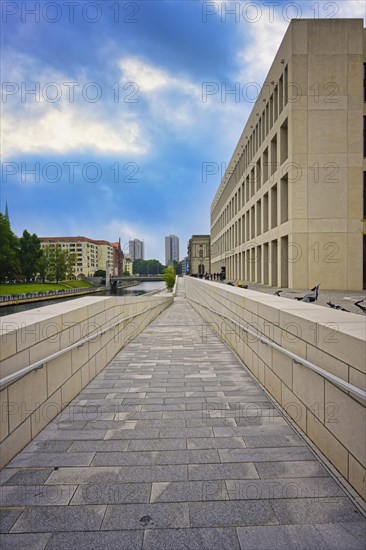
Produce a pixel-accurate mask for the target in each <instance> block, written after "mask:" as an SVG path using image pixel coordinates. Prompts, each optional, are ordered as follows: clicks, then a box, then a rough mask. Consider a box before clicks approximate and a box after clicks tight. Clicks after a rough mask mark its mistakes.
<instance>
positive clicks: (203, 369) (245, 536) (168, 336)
mask: <svg viewBox="0 0 366 550" xmlns="http://www.w3.org/2000/svg"><path fill="white" fill-rule="evenodd" d="M183 284H184V282H183V280H182V279H179V280H178V287H177V296H176V298H175V300H174V303H173V304H172V305H171V306H169V307H168V308H167V309H166V310H165V311H164V312H163V313H162V314H161V315H160V316H158V317H157V318H156V319H155V320H154V321H153V322H152V323H151V324H150V325H148V326H147V327H146V328H145V329H144V330H143V332H141V333H140V334H139V335H138V336H137V337H136V338H135V339H134V340H133V341H131V342H130V343H129V344H127V345H126V346H125V347H124V348H123V349H122V350H121V351H120V352H119V353H117V355H116V356H115V357H114V358H113V359H112V361H111V362H110V363H109V365H107V367H106V368H105V369H103V370H102V371H101V372H100V373H99V374H98V375H97V376H96V377H95V378H94V380H92V381H91V382H90V383H89V384H88V385H87V387H86V388H84V389H83V390H82V391H81V392H80V394H79V395H78V396H76V397H75V398H74V399H73V401H71V403H70V404H69V405H68V406H67V407H66V408H65V409H64V410H63V411H62V412H61V413H60V414H59V415H58V416H57V417H56V418H55V419H54V420H53V421H52V422H50V424H49V425H48V426H47V427H46V428H44V430H42V431H41V432H40V433H39V434H38V435H37V436H36V437H35V438H34V439H33V441H32V442H31V443H30V444H29V445H27V446H26V447H25V448H24V449H23V451H21V452H20V453H19V454H18V455H17V456H16V457H15V458H14V459H13V460H12V461H11V462H10V463H9V464H8V465H7V466H6V467H5V468H4V469H3V471H2V472H0V496H1V503H2V508H1V510H0V524H1V529H2V531H3V532H4V536H3V538H2V541H1V544H2V546H1V547H2V548H4V550H6V549H12V548H17V549H18V548H19V549H21V548H27V549H32V548H34V549H36V550H43V549H46V550H50V549H57V550H58V549H62V550H65V549H66V550H67V549H70V550H90V548H91V547H95V548H96V549H98V550H99V549H102V550H103V549H106V550H107V549H108V550H113V549H118V550H124V549H125V550H173V549H174V550H183V549H184V550H196V549H197V550H198V549H200V550H201V549H202V550H272V549H277V548H278V549H280V548H281V550H283V549H284V548H285V549H287V548H288V549H289V550H290V549H291V550H292V549H294V550H312V549H314V550H315V549H316V550H325V549H326V550H361V549H362V550H365V547H364V539H365V523H364V519H363V514H362V513H361V509H360V508H359V507H357V506H356V504H355V503H354V501H352V500H351V499H350V498H349V497H348V496H347V492H346V491H345V490H344V488H342V487H341V485H340V484H339V480H338V479H337V478H335V477H333V476H332V475H331V474H330V472H329V470H328V469H327V468H326V467H325V466H324V465H323V463H322V462H321V461H320V460H319V459H318V457H317V456H316V455H315V454H314V453H313V452H312V450H311V449H310V447H309V446H308V445H307V443H306V441H305V439H303V438H302V437H301V436H299V434H298V432H297V431H295V430H294V428H293V427H292V425H291V424H290V423H289V422H288V421H287V419H286V418H285V417H284V416H283V415H282V413H281V411H280V408H279V407H278V406H276V405H275V403H274V402H272V400H271V399H270V398H269V397H268V395H267V393H266V392H265V391H264V390H263V389H262V388H261V387H260V385H259V384H258V383H257V382H256V381H255V380H254V378H253V377H252V375H251V373H250V372H249V370H247V369H246V367H245V366H243V365H242V363H241V362H240V361H239V360H238V358H237V357H236V356H235V355H234V354H233V353H232V351H231V350H230V349H229V348H228V347H227V346H226V345H225V344H223V343H222V342H221V341H220V340H219V338H218V337H217V336H216V334H215V333H214V332H212V331H211V328H210V325H209V323H207V322H206V321H205V320H203V319H201V318H200V317H199V315H198V314H197V313H196V312H195V311H194V309H193V308H192V307H191V306H190V305H189V304H188V302H187V301H186V299H185V297H184V289H183Z"/></svg>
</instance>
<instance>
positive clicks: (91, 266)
mask: <svg viewBox="0 0 366 550" xmlns="http://www.w3.org/2000/svg"><path fill="white" fill-rule="evenodd" d="M40 241H41V247H46V246H54V245H56V244H59V245H60V246H61V247H62V248H63V249H65V250H68V251H69V252H70V253H73V254H75V256H76V258H75V266H74V269H73V271H74V275H75V278H76V279H83V278H84V277H92V276H93V275H94V273H95V272H96V271H97V270H99V269H102V270H104V271H105V270H106V265H107V262H108V263H109V265H110V267H111V273H113V274H116V273H115V271H116V269H117V270H118V264H117V265H115V262H118V258H117V256H116V254H115V253H114V248H113V246H112V244H111V243H109V242H108V241H95V240H93V239H89V238H87V237H40Z"/></svg>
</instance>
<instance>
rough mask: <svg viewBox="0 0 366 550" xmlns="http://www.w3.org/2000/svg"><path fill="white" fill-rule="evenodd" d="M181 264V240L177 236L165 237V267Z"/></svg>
mask: <svg viewBox="0 0 366 550" xmlns="http://www.w3.org/2000/svg"><path fill="white" fill-rule="evenodd" d="M174 261H176V262H179V238H178V237H177V236H176V235H168V236H167V237H165V265H171V264H172V263H173V262H174Z"/></svg>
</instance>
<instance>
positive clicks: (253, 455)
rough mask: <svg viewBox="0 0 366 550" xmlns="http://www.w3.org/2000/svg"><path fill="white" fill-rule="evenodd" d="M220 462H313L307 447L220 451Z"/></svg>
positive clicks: (312, 455) (312, 456) (311, 454)
mask: <svg viewBox="0 0 366 550" xmlns="http://www.w3.org/2000/svg"><path fill="white" fill-rule="evenodd" d="M219 455H220V459H221V462H268V461H271V462H283V461H285V460H286V461H291V460H296V461H299V460H314V454H313V453H312V452H311V451H310V450H309V449H308V448H307V447H278V448H277V447H271V448H267V447H259V448H257V449H254V448H253V447H250V448H249V447H248V448H246V449H220V450H219Z"/></svg>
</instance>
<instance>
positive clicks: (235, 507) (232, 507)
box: [189, 500, 278, 527]
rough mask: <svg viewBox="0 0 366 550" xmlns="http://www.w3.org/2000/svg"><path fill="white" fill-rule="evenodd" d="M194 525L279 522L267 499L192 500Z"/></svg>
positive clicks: (219, 525) (241, 524)
mask: <svg viewBox="0 0 366 550" xmlns="http://www.w3.org/2000/svg"><path fill="white" fill-rule="evenodd" d="M189 514H190V518H191V525H192V527H241V526H244V525H272V524H277V523H278V521H277V518H276V516H275V514H274V512H273V510H272V507H271V504H270V502H269V501H267V500H251V501H243V500H241V501H235V502H234V501H226V502H222V501H221V502H192V503H190V504H189Z"/></svg>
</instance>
